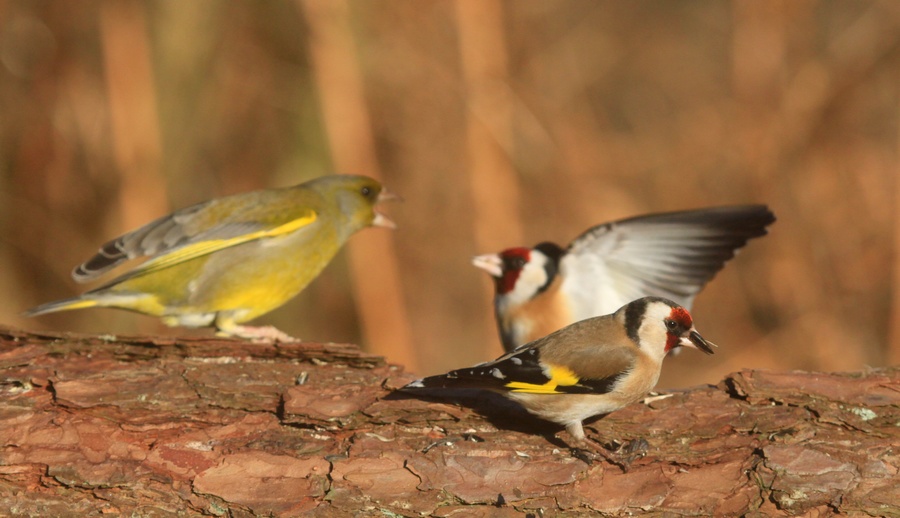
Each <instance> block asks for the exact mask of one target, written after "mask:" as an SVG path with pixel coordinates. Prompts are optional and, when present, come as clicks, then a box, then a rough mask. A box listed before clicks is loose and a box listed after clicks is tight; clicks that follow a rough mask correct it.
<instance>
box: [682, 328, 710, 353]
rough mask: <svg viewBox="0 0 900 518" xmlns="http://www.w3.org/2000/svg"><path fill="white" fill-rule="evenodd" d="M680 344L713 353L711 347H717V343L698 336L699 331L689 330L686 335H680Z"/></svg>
mask: <svg viewBox="0 0 900 518" xmlns="http://www.w3.org/2000/svg"><path fill="white" fill-rule="evenodd" d="M681 345H684V346H686V347H693V348H695V349H700V350H701V351H703V352H705V353H706V354H713V347H718V345H716V344H714V343H712V342H710V341H708V340H706V339H705V338H703V337H702V336H700V333H698V332H697V331H691V333H690V334H689V335H688V336H686V337H682V339H681Z"/></svg>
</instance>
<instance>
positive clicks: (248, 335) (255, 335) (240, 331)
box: [216, 325, 301, 343]
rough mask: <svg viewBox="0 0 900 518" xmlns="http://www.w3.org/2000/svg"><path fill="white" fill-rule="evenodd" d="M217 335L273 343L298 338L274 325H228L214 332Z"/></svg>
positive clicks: (297, 339) (295, 340) (297, 340)
mask: <svg viewBox="0 0 900 518" xmlns="http://www.w3.org/2000/svg"><path fill="white" fill-rule="evenodd" d="M216 334H217V335H219V336H233V337H236V338H245V339H247V340H250V341H252V342H255V343H274V342H282V343H288V342H299V341H301V340H300V339H299V338H295V337H293V336H291V335H289V334H287V333H285V332H284V331H281V330H279V329H278V328H276V327H274V326H239V325H234V326H229V327H228V329H220V330H219V332H217V333H216Z"/></svg>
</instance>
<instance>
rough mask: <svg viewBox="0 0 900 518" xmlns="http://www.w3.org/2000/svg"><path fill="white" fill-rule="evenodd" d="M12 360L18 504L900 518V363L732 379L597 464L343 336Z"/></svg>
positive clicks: (635, 422)
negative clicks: (427, 389) (403, 390)
mask: <svg viewBox="0 0 900 518" xmlns="http://www.w3.org/2000/svg"><path fill="white" fill-rule="evenodd" d="M0 372H2V376H0V398H2V399H0V401H2V406H0V439H2V450H0V451H2V453H0V509H5V510H7V512H9V514H12V515H32V516H71V515H81V516H84V515H89V514H97V513H104V514H129V515H141V516H168V515H216V516H257V515H263V516H266V515H278V516H291V515H301V514H302V515H304V516H351V515H363V516H365V515H377V516H441V517H444V516H453V515H455V516H487V515H490V516H523V515H529V514H530V515H532V516H554V515H565V516H580V515H583V516H596V515H597V514H598V512H599V513H602V514H604V515H609V516H620V515H621V516H624V515H632V514H635V513H650V514H657V515H664V514H677V515H682V514H690V515H741V514H747V513H749V514H751V515H754V514H755V515H760V516H762V515H766V516H769V515H796V514H805V515H816V514H819V515H822V514H824V515H828V514H835V513H851V514H863V515H865V514H868V515H872V516H900V507H898V503H900V484H898V480H900V475H898V470H900V453H898V451H897V448H898V445H900V369H898V368H890V369H873V370H870V371H868V372H865V373H850V374H846V373H844V374H826V373H810V372H773V371H743V372H739V373H735V374H732V375H730V376H728V377H727V378H725V379H724V380H722V382H720V383H719V384H718V385H717V386H708V387H698V388H694V389H691V390H689V391H685V392H678V393H673V394H671V395H670V397H666V398H663V399H656V400H654V401H652V402H648V403H646V404H634V405H631V406H630V407H627V408H625V409H623V410H620V411H618V412H614V413H613V414H610V415H608V416H606V417H604V418H602V419H598V420H595V421H593V422H590V423H589V424H588V426H587V427H586V432H587V433H588V436H589V438H590V439H591V441H592V444H591V445H590V448H592V449H593V450H594V452H596V453H599V455H597V456H596V457H594V456H591V455H587V456H586V455H582V454H579V453H577V452H573V451H572V450H570V449H569V448H567V447H566V444H565V440H567V439H568V436H567V435H566V433H565V432H563V431H559V430H558V428H556V427H554V426H553V425H549V424H545V423H543V422H541V421H538V420H537V419H535V418H532V417H530V416H529V415H527V414H525V413H524V412H522V411H521V410H519V409H518V408H516V407H514V406H512V405H507V404H502V403H499V404H498V399H497V398H496V397H490V396H485V395H477V394H469V395H467V396H464V397H463V396H459V395H457V396H456V398H455V399H446V400H439V399H423V398H413V397H408V396H403V395H398V394H397V393H396V392H393V391H394V390H395V389H396V388H398V387H400V386H402V385H404V384H405V383H407V382H408V381H410V380H412V379H413V378H414V376H412V375H410V374H406V373H404V372H403V369H402V368H401V367H399V366H395V365H389V364H387V363H385V361H384V360H383V359H382V358H381V357H377V356H373V355H369V354H366V353H363V352H361V351H360V350H359V349H358V348H357V347H355V346H352V345H345V344H316V343H296V344H295V343H292V344H256V343H248V342H243V341H238V340H231V339H218V338H209V339H196V338H194V339H184V338H160V337H116V336H88V335H73V334H68V333H59V334H53V333H41V334H35V333H28V332H23V331H16V330H0ZM501 401H502V400H501ZM590 448H589V449H590ZM589 457H594V458H593V459H591V458H589ZM0 514H2V512H0Z"/></svg>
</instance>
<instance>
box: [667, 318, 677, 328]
mask: <svg viewBox="0 0 900 518" xmlns="http://www.w3.org/2000/svg"><path fill="white" fill-rule="evenodd" d="M677 328H678V322H676V321H674V320H669V319H666V329H668V330H669V331H674V330H675V329H677Z"/></svg>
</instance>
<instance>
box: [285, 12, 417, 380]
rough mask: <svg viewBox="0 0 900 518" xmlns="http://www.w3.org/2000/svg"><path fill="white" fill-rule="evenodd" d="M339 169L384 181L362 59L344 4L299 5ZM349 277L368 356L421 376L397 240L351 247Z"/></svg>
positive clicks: (373, 239)
mask: <svg viewBox="0 0 900 518" xmlns="http://www.w3.org/2000/svg"><path fill="white" fill-rule="evenodd" d="M298 8H299V9H300V11H301V12H302V14H303V15H304V16H305V18H306V20H307V23H308V25H309V29H310V40H309V52H310V55H311V57H312V67H313V75H314V77H315V81H316V84H317V86H318V88H317V91H318V93H319V96H320V103H321V107H322V112H323V119H324V121H325V129H326V132H327V134H328V141H329V145H330V146H331V155H332V160H333V163H334V167H335V168H336V169H337V171H338V172H341V173H357V174H366V175H369V176H372V177H375V178H378V179H381V176H382V175H381V173H380V171H379V168H378V158H377V157H376V154H375V143H374V138H373V136H372V130H371V128H372V125H371V122H370V121H369V113H368V109H367V107H366V98H365V91H364V87H363V79H362V73H361V71H360V63H359V57H358V55H357V53H356V51H355V49H354V42H353V35H352V33H351V30H350V20H349V12H348V11H349V8H348V5H347V3H346V2H345V1H344V0H299V1H298ZM349 256H350V270H351V274H352V275H353V286H354V290H355V292H356V297H355V298H356V305H357V308H358V310H359V314H360V317H361V319H362V328H363V335H364V336H365V338H366V342H367V345H368V348H369V350H370V351H372V352H374V353H376V354H382V355H384V356H386V357H388V358H389V359H390V360H391V361H394V362H399V363H401V364H404V365H406V366H407V367H408V368H410V369H412V370H417V369H418V360H417V357H416V354H415V351H414V350H413V346H412V332H411V330H410V328H409V321H408V319H407V316H406V306H405V304H404V302H403V297H402V291H401V289H400V287H401V284H400V275H399V269H400V268H399V266H398V262H397V257H396V252H395V247H394V240H393V236H392V235H390V233H389V232H387V231H369V232H363V233H361V234H360V235H358V236H356V237H354V239H353V241H351V242H350V244H349Z"/></svg>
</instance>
